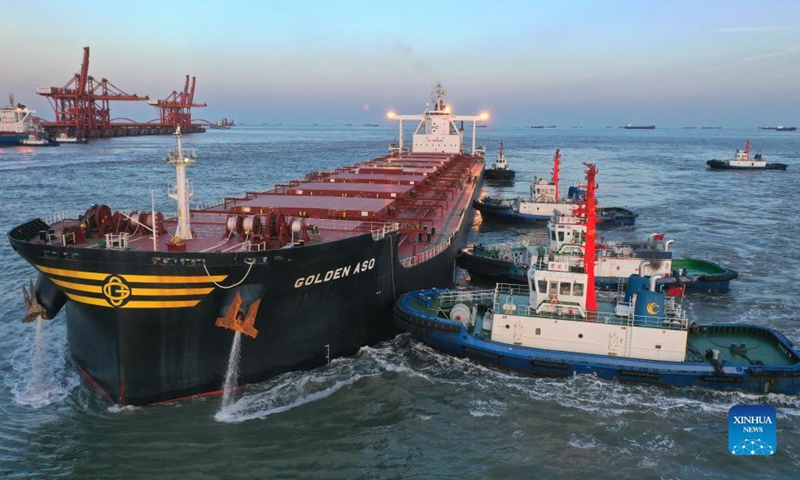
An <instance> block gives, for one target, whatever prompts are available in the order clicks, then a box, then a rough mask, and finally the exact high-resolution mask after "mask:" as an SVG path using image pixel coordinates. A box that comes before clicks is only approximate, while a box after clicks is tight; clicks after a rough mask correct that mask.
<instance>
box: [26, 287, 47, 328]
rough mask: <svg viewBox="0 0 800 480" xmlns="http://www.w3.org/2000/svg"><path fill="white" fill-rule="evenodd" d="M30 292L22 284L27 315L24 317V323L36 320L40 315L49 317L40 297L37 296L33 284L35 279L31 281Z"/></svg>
mask: <svg viewBox="0 0 800 480" xmlns="http://www.w3.org/2000/svg"><path fill="white" fill-rule="evenodd" d="M30 282H31V283H30V285H31V290H30V293H29V292H28V289H27V288H25V285H23V286H22V296H23V297H24V298H25V316H24V317H22V323H29V322H32V321H34V320H36V319H37V318H38V317H42V318H45V317H47V310H45V309H44V307H43V306H42V304H41V303H39V299H37V298H36V289H35V288H34V286H33V280H31V281H30Z"/></svg>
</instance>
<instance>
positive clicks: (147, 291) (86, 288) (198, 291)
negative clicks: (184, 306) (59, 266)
mask: <svg viewBox="0 0 800 480" xmlns="http://www.w3.org/2000/svg"><path fill="white" fill-rule="evenodd" d="M52 280H53V283H55V284H56V285H58V286H59V287H64V288H69V289H70V290H76V291H79V292H88V293H99V294H102V293H103V287H101V286H99V285H84V284H82V283H74V282H67V281H64V280H56V279H55V278H54V279H52ZM212 290H214V287H207V288H139V287H133V288H131V295H141V296H144V297H160V296H166V297H168V296H171V295H207V294H209V293H211V291H212Z"/></svg>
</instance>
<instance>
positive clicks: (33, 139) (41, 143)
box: [19, 133, 58, 147]
mask: <svg viewBox="0 0 800 480" xmlns="http://www.w3.org/2000/svg"><path fill="white" fill-rule="evenodd" d="M19 144H20V145H22V146H24V147H57V146H58V143H56V142H54V141H53V140H52V139H50V138H47V137H41V136H39V134H37V133H31V134H29V135H28V138H24V139H22V140H20V141H19Z"/></svg>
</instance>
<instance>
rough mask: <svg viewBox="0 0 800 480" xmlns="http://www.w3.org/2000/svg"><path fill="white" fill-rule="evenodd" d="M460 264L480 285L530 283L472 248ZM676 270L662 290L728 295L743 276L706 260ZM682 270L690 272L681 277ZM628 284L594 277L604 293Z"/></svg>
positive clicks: (518, 270)
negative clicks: (733, 282) (731, 282)
mask: <svg viewBox="0 0 800 480" xmlns="http://www.w3.org/2000/svg"><path fill="white" fill-rule="evenodd" d="M457 264H458V266H459V268H463V269H464V270H466V271H467V272H469V275H470V278H471V279H472V280H473V281H474V282H477V283H482V284H487V285H494V284H495V283H514V284H523V285H527V284H528V274H527V269H526V268H524V267H521V266H518V265H516V264H515V263H514V261H513V259H506V260H504V259H501V258H492V257H486V256H482V255H475V254H474V253H472V251H471V249H468V248H465V249H462V250H461V251H460V252H459V254H458V261H457ZM672 267H673V274H672V275H670V276H667V277H661V278H659V279H658V280H657V281H656V286H657V287H658V288H659V289H661V288H662V287H663V288H671V287H682V288H683V289H684V291H685V292H697V293H700V292H702V293H727V292H729V291H730V281H731V280H735V279H736V278H738V277H739V274H738V273H737V272H735V271H733V270H731V269H728V268H724V267H721V266H719V265H717V264H715V263H713V262H708V261H705V260H695V259H675V260H673V263H672ZM678 269H684V270H687V271H685V272H681V273H680V274H679V275H678V274H677V270H678ZM627 283H628V277H611V276H595V278H594V285H595V288H597V289H600V290H617V289H618V288H619V286H620V285H625V284H627Z"/></svg>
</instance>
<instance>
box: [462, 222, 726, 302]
mask: <svg viewBox="0 0 800 480" xmlns="http://www.w3.org/2000/svg"><path fill="white" fill-rule="evenodd" d="M547 230H548V235H547V238H548V240H547V243H546V244H537V243H536V242H531V241H530V240H523V241H520V242H515V243H499V244H487V245H483V244H473V245H471V246H469V247H466V248H463V249H461V251H460V252H459V255H458V266H459V267H461V268H463V269H464V270H467V271H468V272H469V274H470V277H471V278H472V280H474V281H477V282H491V283H495V282H501V283H522V284H525V283H528V277H527V271H528V269H529V268H530V266H531V265H535V264H537V263H539V262H542V261H544V262H550V261H558V262H562V263H568V264H570V265H573V264H577V263H579V262H581V261H582V260H583V255H584V248H585V238H586V225H585V224H584V223H583V221H582V220H581V219H580V218H579V217H576V216H574V215H571V214H562V213H561V212H559V211H556V212H555V213H554V214H553V217H552V218H551V219H550V221H549V222H548V223H547ZM665 237H666V235H665V234H664V233H654V234H652V235H650V236H649V237H648V238H647V241H645V242H619V243H618V242H604V243H597V253H596V255H597V263H596V264H595V269H594V271H595V288H599V289H603V290H611V289H618V288H620V287H621V286H624V285H625V284H626V283H627V282H628V278H629V276H630V275H631V274H634V273H638V274H639V275H643V276H644V275H654V274H661V275H663V276H662V277H661V278H660V279H658V281H657V282H656V286H657V287H658V288H659V289H662V288H667V289H671V290H669V292H670V293H672V294H676V295H677V294H678V292H679V291H680V292H681V293H682V292H683V291H686V292H703V293H726V292H728V291H729V290H730V282H731V280H734V279H736V278H738V277H739V274H738V273H737V272H736V271H734V270H731V269H729V268H726V267H723V266H721V265H718V264H716V263H714V262H710V261H707V260H700V259H695V258H674V255H673V252H672V251H671V250H670V246H671V245H672V243H674V242H675V240H672V239H670V240H666V239H665Z"/></svg>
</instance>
